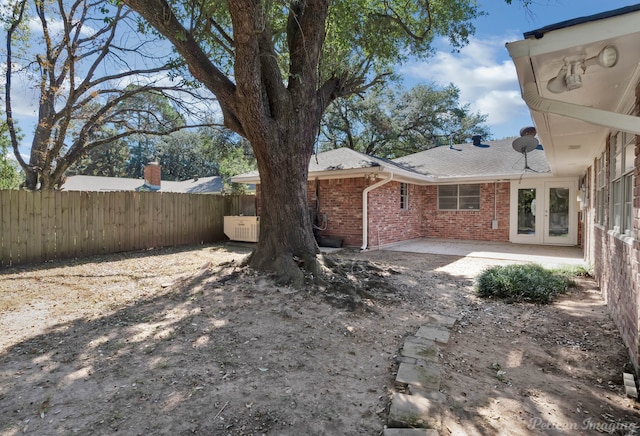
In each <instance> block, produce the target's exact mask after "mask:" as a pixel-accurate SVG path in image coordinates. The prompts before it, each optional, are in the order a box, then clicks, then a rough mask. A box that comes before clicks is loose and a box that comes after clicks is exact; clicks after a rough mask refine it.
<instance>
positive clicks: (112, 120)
mask: <svg viewBox="0 0 640 436" xmlns="http://www.w3.org/2000/svg"><path fill="white" fill-rule="evenodd" d="M3 12H4V13H3V14H2V19H3V21H4V24H5V32H6V56H7V61H6V73H5V108H6V122H7V125H8V128H9V135H10V138H11V146H12V148H13V151H14V155H15V158H16V160H17V162H18V163H19V164H20V166H21V167H22V169H23V171H24V172H25V175H26V182H25V184H26V187H27V189H54V188H55V187H57V186H59V185H60V184H61V183H62V182H63V180H64V174H65V172H66V170H67V169H68V168H69V167H70V166H71V165H72V164H73V163H74V162H76V161H78V160H79V159H81V158H82V156H83V155H85V154H86V153H87V152H88V151H90V150H91V149H93V148H96V147H99V146H101V145H104V144H116V143H117V142H118V141H119V140H124V139H126V138H128V137H131V136H134V135H145V136H150V135H164V134H168V133H171V132H173V131H177V130H180V129H183V128H187V127H190V126H189V125H188V123H185V121H184V120H183V119H181V120H180V122H175V121H176V120H175V117H170V118H167V117H165V116H164V115H165V114H167V113H171V111H162V110H161V111H158V110H157V109H158V105H157V104H156V105H155V106H153V107H152V105H150V104H149V103H150V102H154V101H161V102H166V103H165V104H166V105H168V106H170V107H171V108H172V111H173V113H175V112H176V109H177V108H180V111H181V112H188V113H190V114H191V115H195V109H196V108H198V107H199V105H200V104H201V103H202V102H204V101H205V99H204V98H203V95H205V94H207V95H209V97H212V95H211V94H210V93H205V94H203V92H202V91H203V90H198V89H197V88H195V87H194V86H192V83H191V81H190V79H188V78H187V76H185V75H183V74H182V73H185V72H186V71H184V70H182V69H181V67H182V65H183V64H182V62H181V61H180V60H178V59H176V58H175V57H171V56H167V55H166V54H165V53H166V47H163V46H162V43H161V41H160V40H159V38H158V37H157V35H156V36H154V35H151V34H144V33H143V32H140V30H141V29H139V28H138V24H139V23H138V22H137V20H136V19H133V18H132V16H133V13H132V11H131V10H130V9H128V8H126V7H125V6H123V5H121V4H117V5H116V4H112V3H110V2H102V1H95V2H87V1H85V0H61V1H58V2H49V1H44V0H11V1H10V2H8V3H7V4H6V5H5V7H4V9H3ZM169 54H171V53H169ZM17 75H23V76H26V77H28V78H29V79H30V81H31V82H32V83H33V84H34V87H33V89H32V90H29V92H33V93H34V94H35V97H36V98H37V101H38V110H37V117H38V120H37V124H36V127H35V131H34V136H33V141H32V144H31V147H30V154H29V158H28V159H25V158H24V157H23V156H22V154H21V152H20V141H19V138H18V135H17V134H16V131H17V128H18V127H17V122H18V120H17V119H16V117H15V114H14V99H17V100H20V99H24V97H25V96H24V95H22V94H23V93H24V92H25V91H24V90H16V89H14V85H13V83H14V80H13V79H14V78H16V76H17ZM19 91H21V92H20V93H18V92H19ZM136 120H138V121H139V120H144V121H145V122H144V123H142V122H138V123H136ZM192 124H193V123H192Z"/></svg>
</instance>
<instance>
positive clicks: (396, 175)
mask: <svg viewBox="0 0 640 436" xmlns="http://www.w3.org/2000/svg"><path fill="white" fill-rule="evenodd" d="M514 139H515V138H509V139H504V140H500V141H486V142H485V143H484V144H483V145H489V147H486V148H483V147H476V146H474V145H473V144H471V143H468V144H455V145H452V146H451V147H449V146H443V147H436V148H431V149H429V150H425V151H422V152H420V153H415V154H411V155H408V156H405V157H402V158H399V159H394V160H388V159H381V158H378V157H374V156H370V155H367V154H364V153H360V152H357V151H354V150H351V149H349V148H345V147H343V148H338V149H335V150H330V151H325V152H322V153H318V154H317V155H313V156H312V157H311V160H310V162H309V178H319V179H336V178H350V177H363V176H367V175H372V174H374V175H375V174H379V175H380V176H385V175H393V179H394V180H397V181H401V182H407V183H415V184H432V183H438V182H455V181H465V180H474V181H477V180H495V179H513V178H520V177H527V178H530V177H538V176H541V175H549V165H548V163H547V160H546V157H545V154H544V152H543V151H541V150H533V151H531V152H529V153H528V155H527V163H528V166H529V169H528V170H525V158H524V155H522V154H521V153H518V152H516V151H515V150H514V149H513V147H512V143H513V140H514ZM232 180H233V181H234V182H241V183H249V182H250V183H258V182H259V180H260V179H259V175H258V172H257V171H253V172H251V173H246V174H242V175H239V176H236V177H232Z"/></svg>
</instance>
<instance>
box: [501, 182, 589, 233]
mask: <svg viewBox="0 0 640 436" xmlns="http://www.w3.org/2000/svg"><path fill="white" fill-rule="evenodd" d="M576 192H577V183H576V181H575V180H566V181H561V182H545V181H541V180H530V181H526V182H524V181H523V182H520V183H518V184H514V185H512V188H511V225H510V231H509V234H510V240H511V242H517V243H522V244H557V245H575V244H577V227H578V216H577V212H576V210H577V205H576V203H577V200H576Z"/></svg>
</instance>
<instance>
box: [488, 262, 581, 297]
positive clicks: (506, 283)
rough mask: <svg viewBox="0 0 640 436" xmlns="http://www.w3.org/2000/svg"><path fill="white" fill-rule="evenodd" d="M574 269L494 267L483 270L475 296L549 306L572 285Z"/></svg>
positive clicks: (531, 266)
mask: <svg viewBox="0 0 640 436" xmlns="http://www.w3.org/2000/svg"><path fill="white" fill-rule="evenodd" d="M574 270H575V269H574V268H565V269H556V270H551V269H546V268H544V267H542V266H541V265H538V264H534V263H529V264H524V265H506V266H494V267H491V268H488V269H486V270H484V271H483V272H482V273H481V274H480V277H479V278H478V281H477V291H478V295H480V296H481V297H484V298H499V299H503V300H505V301H507V302H509V303H513V302H516V301H526V302H531V303H550V302H551V301H552V300H553V298H555V296H556V295H558V294H561V293H563V292H566V291H567V289H568V288H569V287H570V286H573V285H574V281H573V278H572V277H573V276H574V275H575V273H576V271H577V270H575V271H574Z"/></svg>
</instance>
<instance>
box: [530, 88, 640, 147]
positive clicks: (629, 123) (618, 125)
mask: <svg viewBox="0 0 640 436" xmlns="http://www.w3.org/2000/svg"><path fill="white" fill-rule="evenodd" d="M522 98H523V99H524V101H525V103H527V106H529V108H530V109H532V110H534V111H536V112H542V113H551V114H556V115H562V116H565V117H570V118H575V119H577V120H582V121H586V122H587V123H590V124H595V125H598V126H604V127H609V128H611V129H613V130H622V131H623V132H629V133H634V134H636V135H640V117H636V116H633V115H625V114H619V113H617V112H610V111H605V110H602V109H596V108H592V107H587V106H580V105H577V104H573V103H566V102H563V101H558V100H552V99H550V98H545V97H542V96H541V95H540V94H539V93H538V87H537V86H536V84H535V83H534V82H529V83H526V84H525V85H524V86H523V88H522Z"/></svg>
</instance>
